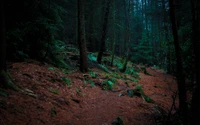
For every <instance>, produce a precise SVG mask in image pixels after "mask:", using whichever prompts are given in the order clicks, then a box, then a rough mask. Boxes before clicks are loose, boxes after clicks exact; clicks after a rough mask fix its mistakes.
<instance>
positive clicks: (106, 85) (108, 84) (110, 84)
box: [103, 78, 116, 90]
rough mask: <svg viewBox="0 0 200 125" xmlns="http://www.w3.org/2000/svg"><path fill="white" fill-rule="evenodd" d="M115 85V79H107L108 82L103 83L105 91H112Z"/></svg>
mask: <svg viewBox="0 0 200 125" xmlns="http://www.w3.org/2000/svg"><path fill="white" fill-rule="evenodd" d="M115 83H116V79H115V78H110V79H107V80H105V81H103V89H105V90H112V89H113V87H114V84H115Z"/></svg>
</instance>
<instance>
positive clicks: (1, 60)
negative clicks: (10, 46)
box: [0, 0, 18, 90]
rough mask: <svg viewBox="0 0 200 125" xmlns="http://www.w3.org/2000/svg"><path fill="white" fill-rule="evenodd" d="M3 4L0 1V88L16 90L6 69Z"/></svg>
mask: <svg viewBox="0 0 200 125" xmlns="http://www.w3.org/2000/svg"><path fill="white" fill-rule="evenodd" d="M3 2H4V1H3V0H1V1H0V87H4V88H8V89H13V90H18V88H17V87H16V86H15V85H14V84H13V81H12V78H11V77H10V75H9V74H8V73H7V69H6V39H5V38H6V34H5V32H6V30H5V18H4V6H3V5H4V4H3Z"/></svg>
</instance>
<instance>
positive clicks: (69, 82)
mask: <svg viewBox="0 0 200 125" xmlns="http://www.w3.org/2000/svg"><path fill="white" fill-rule="evenodd" d="M62 81H63V82H64V84H65V85H71V79H69V78H66V77H64V78H62Z"/></svg>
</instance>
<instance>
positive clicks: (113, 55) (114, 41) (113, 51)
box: [111, 0, 116, 67]
mask: <svg viewBox="0 0 200 125" xmlns="http://www.w3.org/2000/svg"><path fill="white" fill-rule="evenodd" d="M115 34H116V33H115V0H113V41H112V43H113V44H112V59H111V67H113V61H114V57H115V43H116V38H115V37H116V35H115Z"/></svg>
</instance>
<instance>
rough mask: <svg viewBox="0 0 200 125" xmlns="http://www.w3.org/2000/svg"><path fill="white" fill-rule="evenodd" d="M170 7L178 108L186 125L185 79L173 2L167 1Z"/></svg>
mask: <svg viewBox="0 0 200 125" xmlns="http://www.w3.org/2000/svg"><path fill="white" fill-rule="evenodd" d="M169 7H170V19H171V23H172V32H173V37H174V47H175V53H176V64H177V65H176V66H177V82H178V91H179V108H180V113H181V116H182V121H183V124H184V125H187V124H188V107H187V103H186V89H185V77H184V74H183V64H182V58H181V48H180V43H179V38H178V32H177V30H178V29H177V22H176V16H175V0H169Z"/></svg>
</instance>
